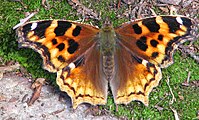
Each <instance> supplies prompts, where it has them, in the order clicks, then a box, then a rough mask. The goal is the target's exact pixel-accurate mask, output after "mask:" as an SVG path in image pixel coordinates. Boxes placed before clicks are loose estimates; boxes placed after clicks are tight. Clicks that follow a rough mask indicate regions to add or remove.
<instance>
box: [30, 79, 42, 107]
mask: <svg viewBox="0 0 199 120" xmlns="http://www.w3.org/2000/svg"><path fill="white" fill-rule="evenodd" d="M44 82H45V79H44V78H38V79H37V80H36V81H35V82H34V83H33V84H32V86H31V88H33V89H35V91H34V93H33V95H32V97H31V99H30V101H29V102H28V106H31V105H32V104H33V103H34V102H35V101H36V100H37V99H38V98H39V97H40V93H41V88H42V86H43V84H44Z"/></svg>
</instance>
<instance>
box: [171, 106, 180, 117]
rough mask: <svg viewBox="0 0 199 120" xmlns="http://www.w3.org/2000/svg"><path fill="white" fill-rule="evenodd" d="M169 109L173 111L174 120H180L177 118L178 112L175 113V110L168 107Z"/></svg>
mask: <svg viewBox="0 0 199 120" xmlns="http://www.w3.org/2000/svg"><path fill="white" fill-rule="evenodd" d="M170 109H171V110H172V111H173V114H174V117H175V120H180V118H179V116H178V112H177V111H176V110H175V109H173V108H172V107H171V106H170Z"/></svg>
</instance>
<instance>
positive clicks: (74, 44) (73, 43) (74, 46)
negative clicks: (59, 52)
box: [68, 39, 79, 54]
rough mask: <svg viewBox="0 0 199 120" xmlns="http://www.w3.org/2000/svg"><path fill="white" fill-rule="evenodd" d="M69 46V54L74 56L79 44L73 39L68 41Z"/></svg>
mask: <svg viewBox="0 0 199 120" xmlns="http://www.w3.org/2000/svg"><path fill="white" fill-rule="evenodd" d="M68 45H69V47H68V52H69V53H70V54H73V53H74V52H75V51H76V50H77V49H78V47H79V44H78V43H77V42H76V41H75V40H73V39H70V40H68Z"/></svg>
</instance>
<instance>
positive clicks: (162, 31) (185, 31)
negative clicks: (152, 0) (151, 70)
mask: <svg viewBox="0 0 199 120" xmlns="http://www.w3.org/2000/svg"><path fill="white" fill-rule="evenodd" d="M191 25H192V21H191V20H190V19H189V18H187V17H182V16H157V17H151V18H145V19H141V20H136V21H134V22H128V23H125V24H123V25H122V26H120V27H119V28H117V29H116V30H115V31H116V33H117V36H118V38H119V41H120V42H121V43H122V44H124V45H125V46H126V47H128V49H130V50H131V51H132V52H133V53H134V54H135V55H136V56H140V57H141V58H143V59H145V60H148V61H150V62H151V63H153V64H155V65H158V66H161V67H167V66H169V65H170V64H172V63H173V58H172V53H173V51H174V50H175V49H176V48H177V45H178V43H182V42H184V41H185V40H186V39H185V38H184V37H186V36H187V35H189V33H190V30H191Z"/></svg>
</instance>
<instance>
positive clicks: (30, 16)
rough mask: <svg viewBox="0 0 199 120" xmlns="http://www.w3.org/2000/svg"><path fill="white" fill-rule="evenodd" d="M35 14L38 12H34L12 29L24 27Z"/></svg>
mask: <svg viewBox="0 0 199 120" xmlns="http://www.w3.org/2000/svg"><path fill="white" fill-rule="evenodd" d="M35 14H37V12H33V13H31V14H30V15H29V16H28V17H26V18H24V19H21V20H20V23H18V24H17V25H15V26H14V27H13V28H12V29H13V30H15V29H16V28H18V27H20V26H22V25H23V24H24V23H25V22H27V21H28V20H29V19H30V18H32V17H33V16H34V15H35Z"/></svg>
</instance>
